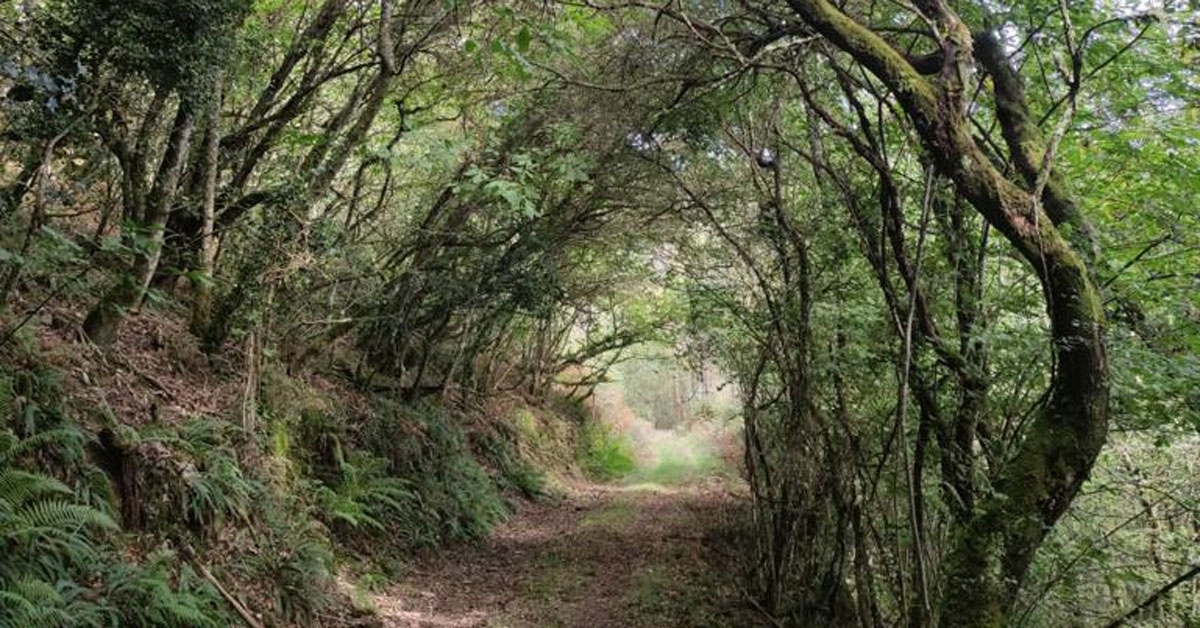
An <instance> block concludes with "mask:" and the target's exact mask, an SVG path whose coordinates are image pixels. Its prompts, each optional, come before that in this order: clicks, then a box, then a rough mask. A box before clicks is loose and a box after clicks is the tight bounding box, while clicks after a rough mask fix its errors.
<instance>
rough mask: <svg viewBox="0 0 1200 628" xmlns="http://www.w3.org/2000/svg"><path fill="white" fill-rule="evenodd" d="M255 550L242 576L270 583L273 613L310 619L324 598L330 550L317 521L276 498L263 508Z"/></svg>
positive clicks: (328, 580) (328, 581)
mask: <svg viewBox="0 0 1200 628" xmlns="http://www.w3.org/2000/svg"><path fill="white" fill-rule="evenodd" d="M265 514H266V521H265V529H264V530H263V532H262V537H261V538H260V539H259V546H260V552H259V553H258V554H257V555H256V556H254V557H252V558H250V559H249V560H248V561H247V563H246V565H245V569H246V571H247V576H249V577H250V578H253V579H257V580H262V581H265V582H266V583H268V584H269V585H270V588H271V595H272V599H273V600H274V604H275V612H276V613H277V614H278V616H280V617H282V618H284V619H285V620H287V621H293V622H301V623H312V622H313V621H314V619H315V618H316V615H317V613H318V612H320V610H321V609H322V608H324V606H325V605H326V604H327V603H328V602H329V593H328V592H329V590H330V587H331V585H332V582H333V551H332V549H331V547H330V544H329V540H328V539H327V538H326V536H325V534H324V531H323V530H322V528H321V526H320V524H318V523H317V522H315V521H313V520H311V519H308V517H307V515H306V513H305V512H304V511H303V510H302V509H300V508H298V505H297V504H294V503H287V502H284V501H276V502H274V503H272V504H270V505H269V509H268V510H267V512H266V513H265Z"/></svg>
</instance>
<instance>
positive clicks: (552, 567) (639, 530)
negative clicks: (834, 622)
mask: <svg viewBox="0 0 1200 628" xmlns="http://www.w3.org/2000/svg"><path fill="white" fill-rule="evenodd" d="M736 504H737V498H736V496H735V494H734V493H733V492H731V490H730V488H729V487H728V486H727V485H726V484H724V483H722V482H719V481H716V480H708V481H705V482H703V483H697V484H692V485H686V486H677V487H662V486H658V485H653V484H644V485H636V486H610V485H587V486H581V487H574V488H571V489H569V491H568V492H567V494H566V495H565V496H564V497H563V498H561V499H556V500H547V501H544V502H537V503H532V504H526V505H523V506H522V507H521V509H520V511H519V512H518V513H517V514H516V515H515V516H514V517H513V518H512V519H511V520H510V521H509V522H508V523H506V524H505V525H503V526H501V527H500V528H498V529H497V530H496V531H495V532H494V533H493V534H492V536H491V537H490V538H489V539H488V540H487V541H485V542H483V543H482V544H480V545H478V546H467V547H462V548H459V549H457V550H455V551H451V552H446V553H443V554H441V555H439V556H436V557H433V558H430V559H428V560H426V561H423V562H421V563H419V564H418V565H417V566H416V567H415V569H414V571H413V573H411V574H410V575H409V577H407V578H406V579H405V581H404V582H403V583H401V584H399V585H396V586H395V587H393V588H392V589H390V590H389V591H386V592H385V593H383V594H381V595H379V596H378V597H377V598H376V600H375V603H376V606H377V608H378V610H379V614H380V616H381V617H382V618H383V620H384V625H385V626H388V627H389V628H418V627H419V628H434V627H438V628H441V627H456V628H459V627H486V628H527V627H535V626H536V627H539V628H541V627H546V628H555V627H564V628H567V627H575V626H585V627H587V628H615V627H625V626H634V627H636V626H723V625H728V626H745V625H748V624H747V622H746V619H745V618H744V617H742V618H740V619H734V617H733V614H739V615H740V614H742V613H740V612H738V611H736V610H735V607H736V602H735V601H736V599H737V593H736V578H735V575H734V573H733V571H734V566H733V563H732V561H731V555H730V553H731V552H732V547H733V545H732V542H731V535H730V527H729V521H730V520H732V517H733V515H734V513H733V512H731V509H733V508H736Z"/></svg>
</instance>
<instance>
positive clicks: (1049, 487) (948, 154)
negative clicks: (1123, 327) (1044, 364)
mask: <svg viewBox="0 0 1200 628" xmlns="http://www.w3.org/2000/svg"><path fill="white" fill-rule="evenodd" d="M789 4H790V5H791V7H792V8H793V10H794V11H795V12H796V13H797V14H799V15H800V17H801V18H803V19H804V21H805V22H806V23H807V24H808V25H809V27H810V28H812V29H813V30H815V31H816V32H817V33H818V34H820V35H821V36H823V37H825V38H826V39H827V40H829V41H830V42H831V43H833V44H834V45H835V46H837V47H838V48H840V49H841V50H843V51H844V52H846V53H848V54H850V55H851V56H852V57H853V58H854V59H855V60H856V61H857V62H859V63H860V64H861V65H863V66H864V67H865V68H866V69H867V70H868V71H870V72H871V73H872V74H874V75H875V76H876V77H878V78H879V79H880V80H881V81H882V82H883V83H884V84H885V85H887V87H888V89H889V90H890V91H891V92H892V94H894V95H895V97H896V99H897V101H898V102H899V103H900V105H901V107H903V109H904V111H905V113H906V114H907V115H908V117H909V119H910V120H911V122H912V124H913V126H914V127H915V129H916V131H917V134H918V136H919V137H920V139H921V142H922V144H923V145H924V148H925V149H926V151H927V153H928V154H929V155H930V156H931V157H932V158H933V160H934V163H935V164H936V165H937V168H938V170H939V172H940V173H941V174H942V175H944V176H946V177H948V178H949V179H950V180H952V181H953V182H954V184H955V187H956V189H957V190H958V192H959V193H960V194H961V195H962V196H963V197H964V198H965V199H967V200H968V201H969V202H970V203H971V204H972V206H974V207H975V209H976V210H977V211H978V212H979V213H980V214H982V215H983V216H984V218H985V219H987V220H988V222H990V223H991V224H992V226H993V227H995V228H996V229H997V230H998V231H1000V232H1001V233H1002V234H1004V236H1005V238H1006V239H1007V240H1008V241H1009V242H1010V243H1011V244H1012V245H1013V247H1015V248H1016V249H1017V250H1018V251H1019V252H1020V253H1021V255H1022V256H1023V257H1024V258H1025V260H1026V261H1027V262H1028V263H1029V264H1030V267H1031V269H1032V270H1033V272H1034V273H1035V274H1036V276H1037V277H1038V279H1039V281H1040V282H1041V285H1042V289H1043V294H1044V297H1045V301H1046V312H1047V314H1048V316H1049V319H1050V329H1051V338H1050V342H1051V345H1052V351H1053V354H1054V366H1053V372H1052V373H1051V378H1050V381H1051V382H1052V384H1051V389H1050V391H1049V396H1048V400H1049V401H1048V403H1047V404H1046V406H1045V408H1044V409H1043V410H1042V412H1041V413H1040V414H1038V415H1037V416H1036V417H1035V418H1034V420H1033V422H1032V425H1031V426H1030V428H1029V429H1028V431H1027V433H1026V434H1025V437H1024V440H1023V441H1022V442H1021V443H1020V445H1019V446H1018V450H1017V453H1016V456H1015V458H1014V460H1013V461H1012V462H1011V463H1009V464H1008V465H1007V466H1006V467H1005V468H1004V469H1003V470H1002V471H1001V473H1000V476H999V480H998V481H997V485H996V487H995V488H996V490H995V491H994V493H993V494H994V496H993V497H991V498H989V499H986V500H981V501H980V504H979V508H978V510H977V511H976V514H974V515H973V516H972V517H971V518H970V519H969V520H968V521H967V522H966V523H965V525H963V526H962V527H961V528H960V529H958V530H957V531H956V535H955V538H954V540H953V545H952V548H951V551H950V557H949V559H948V562H947V566H946V573H945V578H946V586H945V588H944V593H943V595H944V597H943V599H942V602H941V609H940V613H941V619H942V622H941V623H942V625H944V626H970V627H993V626H1000V625H1003V623H1004V621H1005V618H1006V616H1007V614H1008V613H1009V611H1010V610H1011V608H1012V604H1013V601H1014V600H1015V597H1016V594H1017V592H1018V590H1019V589H1020V586H1021V583H1022V582H1023V580H1024V578H1025V575H1026V572H1027V571H1028V568H1029V565H1030V563H1031V562H1032V560H1033V556H1034V554H1035V552H1036V551H1037V549H1038V547H1039V546H1040V545H1041V543H1042V540H1043V539H1044V538H1045V535H1046V533H1047V532H1048V531H1049V530H1050V529H1051V528H1052V527H1053V526H1054V524H1055V523H1056V522H1057V521H1058V519H1059V517H1061V516H1062V514H1063V512H1065V511H1066V509H1067V507H1068V506H1069V505H1070V503H1071V501H1072V500H1073V499H1074V498H1075V496H1076V494H1077V493H1078V491H1079V488H1080V486H1081V485H1082V484H1083V482H1084V480H1086V479H1087V476H1088V474H1089V472H1090V471H1091V468H1092V465H1093V464H1094V463H1095V460H1096V456H1097V455H1098V454H1099V452H1100V449H1101V447H1102V446H1103V444H1104V440H1105V436H1106V433H1107V424H1108V378H1107V365H1106V362H1105V353H1104V336H1103V327H1104V313H1103V309H1102V308H1101V304H1100V303H1101V302H1100V295H1099V289H1098V287H1097V286H1096V284H1095V283H1094V282H1093V280H1092V277H1091V274H1090V272H1089V268H1088V267H1087V264H1086V262H1085V259H1086V257H1088V255H1087V253H1088V252H1086V251H1084V252H1082V253H1083V254H1082V255H1081V251H1079V250H1077V249H1076V246H1073V244H1072V242H1071V241H1069V240H1068V238H1067V237H1066V236H1065V235H1064V231H1063V230H1060V228H1059V227H1060V225H1065V226H1066V227H1067V229H1066V232H1067V233H1072V234H1077V233H1086V232H1087V229H1086V228H1084V227H1083V225H1081V224H1079V223H1082V222H1083V220H1082V217H1081V215H1080V213H1079V212H1078V211H1076V210H1075V205H1074V203H1073V202H1071V201H1070V199H1067V198H1064V197H1062V195H1065V194H1066V191H1065V185H1063V184H1062V182H1061V180H1056V181H1055V184H1054V185H1051V186H1047V187H1046V188H1045V189H1044V190H1043V191H1042V194H1041V195H1040V196H1039V195H1037V194H1035V193H1034V192H1036V190H1035V191H1034V192H1031V191H1029V190H1026V189H1023V188H1021V187H1019V186H1017V185H1016V184H1015V183H1013V182H1012V181H1010V180H1009V179H1007V178H1006V177H1005V176H1004V174H1003V173H1002V172H1001V171H999V170H998V169H997V168H996V167H995V165H993V163H992V162H991V161H990V160H989V159H988V157H987V155H986V154H985V152H984V151H983V150H982V149H981V148H980V147H979V146H978V145H977V144H976V143H975V140H974V138H973V137H972V135H971V128H970V121H969V120H968V119H967V116H966V106H965V102H964V100H963V94H964V92H966V93H970V90H964V85H963V82H962V81H963V78H964V77H967V76H970V75H971V74H972V71H971V66H972V65H973V64H974V62H975V59H974V58H973V54H974V50H973V45H974V39H975V38H974V37H973V36H972V34H971V32H970V30H969V29H968V28H967V27H966V25H965V24H964V23H963V22H962V21H961V20H960V19H959V17H958V16H957V15H955V14H954V13H953V12H952V11H951V10H950V9H949V8H948V7H947V6H946V5H945V4H944V3H943V2H942V1H941V0H923V1H921V2H918V3H917V8H918V9H920V10H921V11H922V13H924V14H925V16H926V17H927V18H928V19H930V20H931V21H934V22H936V23H937V24H938V27H939V29H940V30H941V32H942V40H941V41H942V50H941V58H940V60H941V67H940V69H938V70H937V72H938V74H937V76H936V77H927V76H924V75H922V74H921V73H920V72H918V71H917V69H916V68H915V67H914V66H913V65H912V64H911V63H910V62H909V61H908V60H907V59H906V58H905V57H904V56H903V55H902V54H901V53H900V52H898V51H897V50H896V49H894V48H892V47H891V45H890V44H888V42H886V41H885V40H883V39H882V38H880V37H879V36H878V35H877V34H876V33H874V32H872V31H871V30H870V29H868V28H866V27H864V26H863V25H861V24H859V23H858V22H856V21H855V20H854V19H852V18H851V17H849V16H848V15H846V14H845V13H843V12H842V11H841V10H839V9H838V8H836V7H835V6H834V5H832V4H831V3H830V2H828V1H827V0H789ZM983 65H985V66H987V65H989V64H988V63H986V62H985V63H984V64H983ZM984 69H985V70H988V71H990V72H994V71H995V70H994V68H987V67H985V68H984ZM1004 78H1006V79H1011V78H1012V76H1007V75H1006V76H1005V77H1004ZM1001 83H1003V82H1001ZM1003 87H1004V86H1003V84H1001V85H999V86H997V88H996V89H997V90H1003ZM997 100H998V101H999V100H1003V101H1005V106H1007V107H1012V106H1017V107H1024V106H1025V104H1024V102H1023V101H1021V95H1020V94H1019V93H1017V94H1014V93H1013V92H1012V91H1011V90H1004V93H1000V94H998V97H997ZM1006 119H1007V120H1008V122H1006ZM1001 124H1002V125H1005V124H1012V120H1011V119H1010V116H1002V117H1001ZM1005 131H1006V133H1005V135H1006V136H1013V137H1016V136H1018V135H1019V134H1017V133H1013V132H1012V131H1013V130H1012V129H1008V128H1006V129H1005ZM1020 131H1021V134H1024V137H1023V139H1026V140H1028V139H1030V137H1029V134H1032V133H1034V131H1035V129H1029V128H1022V129H1020ZM1026 145H1028V142H1026ZM1014 152H1015V151H1014ZM1014 157H1015V158H1017V159H1022V158H1027V156H1025V155H1014ZM1039 161H1040V160H1036V159H1035V160H1033V162H1034V163H1038V162H1039ZM1067 207H1069V208H1070V209H1071V211H1066V210H1064V209H1063V208H1067Z"/></svg>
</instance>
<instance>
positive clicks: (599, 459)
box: [579, 421, 636, 480]
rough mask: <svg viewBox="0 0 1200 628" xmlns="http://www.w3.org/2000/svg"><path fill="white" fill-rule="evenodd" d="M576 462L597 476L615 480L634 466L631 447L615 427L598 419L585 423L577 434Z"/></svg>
mask: <svg viewBox="0 0 1200 628" xmlns="http://www.w3.org/2000/svg"><path fill="white" fill-rule="evenodd" d="M579 464H580V466H581V467H582V468H583V471H584V472H585V473H587V474H588V475H589V476H591V477H592V478H595V479H598V480H615V479H618V478H621V477H624V476H626V475H629V474H630V473H632V472H633V470H634V468H635V467H636V465H635V463H634V458H633V447H632V445H631V444H630V443H629V440H628V439H627V438H626V437H624V436H623V435H622V434H620V433H619V432H617V431H616V430H615V429H613V428H611V427H608V426H606V425H604V424H602V423H599V422H597V421H588V422H587V423H585V424H584V427H583V433H582V435H581V438H580V450H579Z"/></svg>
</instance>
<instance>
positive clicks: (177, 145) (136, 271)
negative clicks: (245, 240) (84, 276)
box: [83, 101, 195, 347]
mask: <svg viewBox="0 0 1200 628" xmlns="http://www.w3.org/2000/svg"><path fill="white" fill-rule="evenodd" d="M194 126H195V122H194V119H193V115H192V109H191V105H190V104H189V103H187V102H186V101H181V102H180V103H179V110H178V112H177V113H176V115H175V122H174V124H173V125H172V129H171V137H170V139H169V140H168V141H167V148H166V151H165V152H164V153H163V157H162V162H161V163H160V164H159V169H158V174H157V175H156V176H155V179H154V187H153V188H152V189H151V192H150V198H149V200H150V202H149V203H148V204H147V207H146V215H145V217H144V220H143V221H142V222H141V223H140V224H139V225H138V226H139V228H140V229H142V230H144V231H145V232H147V233H148V234H149V241H148V243H147V244H146V245H145V246H144V247H142V248H139V249H138V250H137V251H136V253H135V257H134V261H133V266H132V268H131V269H130V272H128V273H126V274H124V275H123V276H121V277H120V278H118V280H117V285H115V286H113V288H112V289H111V290H109V291H108V292H107V293H106V294H105V295H104V296H103V297H101V299H100V302H99V303H97V304H96V306H95V307H93V308H92V310H91V311H90V312H88V315H87V318H86V319H84V321H83V332H84V334H86V335H87V337H88V338H89V339H91V341H92V342H94V343H96V344H97V345H99V346H101V347H107V346H109V345H111V344H112V343H113V341H115V340H116V338H117V332H118V331H120V326H121V322H122V321H123V320H124V319H125V314H126V312H128V311H129V310H130V309H132V308H134V307H135V306H137V304H138V303H140V302H141V301H142V297H143V296H145V294H146V288H147V287H148V286H149V285H150V280H151V279H153V278H154V270H155V269H156V268H158V260H159V257H160V256H161V254H162V243H163V231H164V229H165V228H166V223H167V216H169V215H170V213H171V206H172V204H173V203H174V202H175V193H176V191H177V190H178V189H179V176H180V173H181V171H182V170H183V164H184V160H185V156H186V155H187V151H188V143H189V142H190V141H191V137H192V129H193V128H194Z"/></svg>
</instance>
